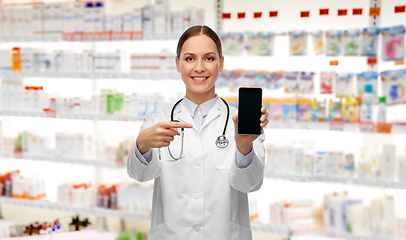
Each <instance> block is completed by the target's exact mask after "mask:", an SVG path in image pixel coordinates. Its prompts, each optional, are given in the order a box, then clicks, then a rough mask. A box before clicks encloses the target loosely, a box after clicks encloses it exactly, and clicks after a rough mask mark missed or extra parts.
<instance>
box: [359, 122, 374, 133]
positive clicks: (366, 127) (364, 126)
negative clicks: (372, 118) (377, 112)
mask: <svg viewBox="0 0 406 240" xmlns="http://www.w3.org/2000/svg"><path fill="white" fill-rule="evenodd" d="M359 131H360V132H362V133H374V132H375V124H374V123H372V122H362V123H360V124H359Z"/></svg>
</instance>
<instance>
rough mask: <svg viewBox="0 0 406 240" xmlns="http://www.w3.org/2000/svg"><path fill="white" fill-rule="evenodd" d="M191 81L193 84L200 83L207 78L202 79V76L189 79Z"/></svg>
mask: <svg viewBox="0 0 406 240" xmlns="http://www.w3.org/2000/svg"><path fill="white" fill-rule="evenodd" d="M190 78H191V79H193V80H194V81H195V82H198V83H201V82H204V81H206V80H207V79H208V78H209V77H204V76H196V77H190Z"/></svg>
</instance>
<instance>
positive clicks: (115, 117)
mask: <svg viewBox="0 0 406 240" xmlns="http://www.w3.org/2000/svg"><path fill="white" fill-rule="evenodd" d="M0 116H12V117H38V118H59V119H82V120H103V121H127V122H134V121H142V120H144V118H143V117H142V118H141V117H134V116H125V115H107V114H103V115H101V114H100V115H95V114H58V113H57V115H56V117H50V116H47V115H46V113H45V112H18V111H0Z"/></svg>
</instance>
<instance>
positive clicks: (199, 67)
mask: <svg viewBox="0 0 406 240" xmlns="http://www.w3.org/2000/svg"><path fill="white" fill-rule="evenodd" d="M204 70H205V68H204V64H203V61H196V66H195V71H196V72H203V71H204Z"/></svg>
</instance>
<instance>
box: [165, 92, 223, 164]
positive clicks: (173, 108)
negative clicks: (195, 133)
mask: <svg viewBox="0 0 406 240" xmlns="http://www.w3.org/2000/svg"><path fill="white" fill-rule="evenodd" d="M182 100H183V98H182V99H180V100H179V101H177V102H176V103H175V105H173V107H172V111H171V122H180V121H179V120H173V112H174V111H175V108H176V106H177V105H178V104H179V103H180V102H181V101H182ZM221 100H223V102H224V104H225V105H226V106H227V117H226V124H225V125H224V130H223V134H222V135H220V136H219V137H218V138H217V139H216V142H215V144H216V146H217V147H218V148H225V147H227V146H228V143H229V141H228V139H227V138H226V129H227V124H228V117H229V116H230V107H229V106H228V103H227V102H226V100H224V99H223V98H221ZM184 131H185V129H184V128H182V129H181V134H180V135H181V137H182V145H181V149H180V156H179V157H178V158H175V157H173V156H172V152H171V149H170V148H169V146H168V150H169V154H170V155H171V157H172V159H173V160H174V161H178V160H179V159H181V158H182V154H183V138H184V136H185V135H184Z"/></svg>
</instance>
